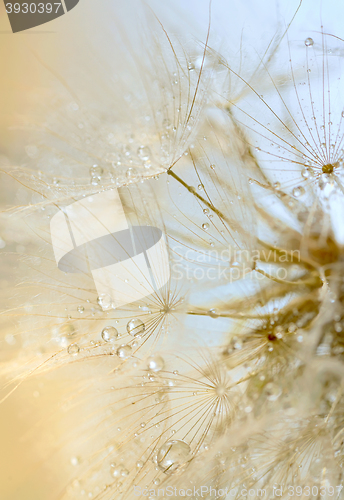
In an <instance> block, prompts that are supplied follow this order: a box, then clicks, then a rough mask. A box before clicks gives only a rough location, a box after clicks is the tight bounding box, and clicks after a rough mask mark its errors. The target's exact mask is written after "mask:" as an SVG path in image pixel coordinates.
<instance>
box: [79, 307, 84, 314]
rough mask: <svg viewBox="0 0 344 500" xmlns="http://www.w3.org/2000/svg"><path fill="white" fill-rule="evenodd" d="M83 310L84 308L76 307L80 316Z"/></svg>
mask: <svg viewBox="0 0 344 500" xmlns="http://www.w3.org/2000/svg"><path fill="white" fill-rule="evenodd" d="M84 310H85V308H84V306H79V307H78V313H80V314H82V313H83V312H84Z"/></svg>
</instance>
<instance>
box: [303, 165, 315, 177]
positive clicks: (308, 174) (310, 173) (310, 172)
mask: <svg viewBox="0 0 344 500" xmlns="http://www.w3.org/2000/svg"><path fill="white" fill-rule="evenodd" d="M301 175H302V177H303V178H304V179H309V178H310V177H312V176H313V170H312V169H311V168H309V167H305V168H303V169H302V170H301Z"/></svg>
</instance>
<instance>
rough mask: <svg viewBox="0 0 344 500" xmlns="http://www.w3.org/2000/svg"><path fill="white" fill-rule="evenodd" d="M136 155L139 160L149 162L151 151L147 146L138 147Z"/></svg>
mask: <svg viewBox="0 0 344 500" xmlns="http://www.w3.org/2000/svg"><path fill="white" fill-rule="evenodd" d="M137 154H138V156H139V158H141V160H149V158H150V155H151V150H150V149H149V147H148V146H140V147H139V148H138V150H137Z"/></svg>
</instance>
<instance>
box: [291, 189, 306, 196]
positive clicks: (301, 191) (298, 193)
mask: <svg viewBox="0 0 344 500" xmlns="http://www.w3.org/2000/svg"><path fill="white" fill-rule="evenodd" d="M304 193H305V190H304V188H303V187H302V186H297V187H296V188H294V189H293V196H295V198H299V197H300V196H302V195H303V194H304Z"/></svg>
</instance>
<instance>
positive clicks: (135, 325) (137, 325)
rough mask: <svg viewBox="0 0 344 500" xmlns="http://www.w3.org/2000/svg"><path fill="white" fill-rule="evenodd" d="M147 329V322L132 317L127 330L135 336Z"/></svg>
mask: <svg viewBox="0 0 344 500" xmlns="http://www.w3.org/2000/svg"><path fill="white" fill-rule="evenodd" d="M144 331H145V324H144V323H143V321H141V320H140V319H138V318H135V319H131V320H130V321H129V322H128V324H127V332H128V333H130V335H132V336H133V337H136V336H137V335H142V333H143V332H144Z"/></svg>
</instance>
